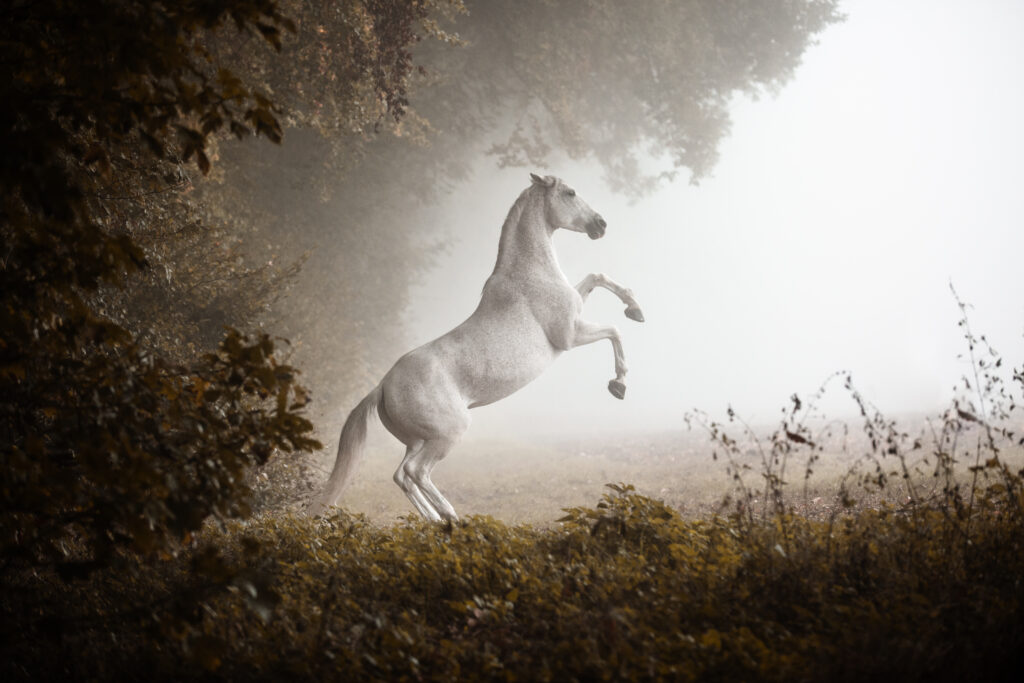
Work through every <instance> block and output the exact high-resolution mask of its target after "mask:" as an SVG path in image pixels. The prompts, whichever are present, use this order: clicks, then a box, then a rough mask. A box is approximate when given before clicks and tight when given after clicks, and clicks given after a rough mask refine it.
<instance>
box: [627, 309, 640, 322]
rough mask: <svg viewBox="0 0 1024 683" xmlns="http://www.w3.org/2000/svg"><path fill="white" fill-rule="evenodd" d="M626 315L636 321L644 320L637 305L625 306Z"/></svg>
mask: <svg viewBox="0 0 1024 683" xmlns="http://www.w3.org/2000/svg"><path fill="white" fill-rule="evenodd" d="M626 317H627V318H629V319H630V320H635V321H637V322H638V323H642V322H643V321H644V314H643V312H642V311H641V310H640V307H639V306H629V307H627V308H626Z"/></svg>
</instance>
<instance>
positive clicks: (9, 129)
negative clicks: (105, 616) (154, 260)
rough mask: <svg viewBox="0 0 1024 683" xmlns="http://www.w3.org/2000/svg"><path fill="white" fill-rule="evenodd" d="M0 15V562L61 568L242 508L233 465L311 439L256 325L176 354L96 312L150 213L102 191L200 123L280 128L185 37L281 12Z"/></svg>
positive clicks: (13, 11)
mask: <svg viewBox="0 0 1024 683" xmlns="http://www.w3.org/2000/svg"><path fill="white" fill-rule="evenodd" d="M0 17H2V19H3V21H2V22H0V65H2V67H0V68H2V70H3V72H2V73H3V77H2V78H0V96H2V98H3V100H4V103H5V106H4V108H3V110H2V111H0V146H2V147H3V149H4V156H3V160H2V162H0V188H2V195H3V200H2V204H0V235H2V242H3V245H4V253H3V257H2V259H3V260H2V262H0V292H2V306H0V330H2V337H0V458H2V464H3V467H2V470H3V473H2V478H3V479H2V484H3V485H2V488H0V510H2V519H3V521H2V536H0V561H2V562H3V568H4V570H7V571H11V570H13V569H17V568H18V567H21V566H23V564H24V563H26V562H27V563H30V564H41V565H43V566H46V565H49V564H56V565H58V566H60V567H61V569H62V570H63V571H64V572H65V574H67V573H75V572H77V571H79V570H87V569H92V568H94V567H97V566H102V565H104V564H105V563H107V562H109V561H112V559H113V557H114V550H115V549H116V548H130V549H133V550H137V551H143V552H151V551H156V550H165V549H171V548H173V547H174V544H175V543H176V542H177V541H179V540H180V539H181V538H182V536H183V535H184V533H185V532H187V531H190V530H195V529H197V528H198V526H199V524H200V523H201V521H202V519H203V518H204V517H205V516H206V515H208V514H210V513H215V514H220V515H232V514H236V513H238V512H241V511H243V510H244V508H245V497H244V493H243V492H244V489H243V486H242V476H241V475H242V472H243V470H244V468H245V467H246V466H247V465H249V464H253V463H258V462H263V461H265V460H266V459H267V457H268V456H269V455H270V453H271V452H272V449H274V448H281V449H283V450H286V451H291V450H302V451H309V450H312V448H313V447H315V446H316V445H317V444H316V443H315V442H314V441H312V440H310V439H309V438H308V433H309V432H310V430H311V429H312V425H311V424H310V423H309V422H308V421H306V420H305V419H304V418H303V417H302V416H301V413H302V410H303V408H304V405H305V403H306V399H305V397H304V394H303V392H302V390H301V389H299V388H298V387H297V386H295V384H294V382H293V376H294V370H293V369H292V368H290V367H289V366H286V365H281V364H278V363H277V361H276V360H275V359H274V352H273V343H272V341H271V340H270V339H269V338H268V337H266V336H261V337H259V338H257V339H254V340H249V339H247V338H246V337H244V336H241V335H239V334H238V333H236V332H229V334H228V335H227V337H226V338H225V339H224V340H223V342H222V343H221V345H220V348H219V350H218V351H217V352H216V353H211V354H208V355H206V356H205V357H202V358H199V359H195V360H194V363H192V364H191V367H181V366H179V365H177V364H175V363H173V362H171V361H168V360H164V359H163V358H162V357H161V355H159V354H156V355H154V353H153V347H152V346H150V347H148V348H147V347H144V346H140V344H139V343H138V342H137V340H136V335H133V334H132V331H130V330H129V329H126V328H125V327H123V326H121V325H118V324H117V323H116V322H115V321H114V320H112V319H111V317H110V316H109V315H107V314H106V311H104V310H102V309H103V304H104V298H103V293H104V291H105V290H107V291H110V290H112V289H116V288H119V287H123V286H125V285H126V283H128V282H129V281H130V280H129V278H130V277H131V276H133V275H136V276H137V274H138V273H139V272H140V271H142V270H144V269H145V268H146V266H147V259H146V255H145V253H144V251H143V249H142V248H140V246H139V243H138V241H137V240H136V239H135V230H134V229H133V228H134V227H135V226H136V225H138V224H140V223H145V221H146V220H148V219H149V218H150V217H149V216H147V213H146V210H145V206H140V205H139V204H129V205H128V206H127V208H128V209H129V210H128V211H125V210H124V209H125V208H126V205H125V204H124V203H122V200H123V199H125V197H123V196H120V195H119V192H120V191H122V190H124V189H131V190H139V192H141V188H146V187H147V185H148V186H149V189H152V190H153V192H154V193H159V192H161V191H163V190H164V189H165V187H166V186H167V184H168V183H171V182H172V181H173V178H172V179H171V180H166V181H164V180H159V179H158V178H159V175H158V172H159V171H161V170H166V169H167V168H169V167H177V168H179V170H180V164H184V163H185V162H188V161H190V160H194V161H195V164H196V166H197V167H198V168H199V170H200V171H201V172H203V173H206V172H207V171H208V170H209V168H210V159H209V157H208V155H207V148H208V144H209V141H210V138H211V136H213V135H214V134H215V133H216V132H217V131H220V130H230V131H231V132H232V133H234V134H236V135H239V136H241V135H245V134H247V133H248V132H256V133H258V134H260V135H263V136H266V137H269V138H271V139H277V138H279V136H280V126H279V124H278V123H277V121H276V119H275V118H274V115H273V112H272V107H271V104H270V102H269V100H268V99H267V98H266V97H265V96H264V95H263V94H261V93H260V92H259V91H258V90H257V89H254V88H252V87H250V86H247V85H246V84H244V83H242V82H241V81H240V80H239V79H238V78H237V77H235V76H234V75H232V74H231V72H230V71H228V70H226V69H222V68H217V67H218V65H217V63H216V62H215V61H213V60H211V59H210V54H209V52H208V50H207V49H206V47H205V42H204V41H205V40H206V39H208V38H209V36H210V35H211V34H212V33H214V32H216V31H218V30H224V28H225V27H226V26H228V25H230V26H232V27H233V28H234V29H236V30H239V31H251V32H254V33H258V34H259V35H261V36H262V37H263V39H264V40H265V41H267V42H268V43H270V44H272V45H276V44H278V43H279V39H280V33H281V32H282V31H283V30H287V29H289V28H290V27H291V22H290V21H289V20H287V19H286V18H285V17H283V16H282V15H281V14H280V12H279V11H278V9H277V6H276V4H275V3H274V2H270V1H268V0H238V1H235V2H227V1H222V2H217V1H215V0H211V1H208V2H195V3H184V4H176V5H167V4H166V3H158V2H144V1H142V0H137V1H131V0H125V1H115V0H110V1H106V2H96V3H87V4H82V3H74V2H63V1H60V0H45V1H41V2H13V3H6V4H5V5H4V7H3V9H2V10H0ZM182 172H183V171H182ZM150 183H153V185H149V184H150ZM141 193H142V194H146V193H145V192H141ZM130 198H131V197H130ZM133 224H134V225H133ZM189 360H193V359H191V358H190V359H189Z"/></svg>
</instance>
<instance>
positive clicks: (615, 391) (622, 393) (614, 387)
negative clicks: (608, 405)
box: [608, 379, 626, 400]
mask: <svg viewBox="0 0 1024 683" xmlns="http://www.w3.org/2000/svg"><path fill="white" fill-rule="evenodd" d="M608 391H610V392H612V396H614V397H615V398H617V399H620V400H621V399H624V398H626V385H625V384H623V383H622V382H620V381H619V380H617V379H613V380H612V381H610V382H608Z"/></svg>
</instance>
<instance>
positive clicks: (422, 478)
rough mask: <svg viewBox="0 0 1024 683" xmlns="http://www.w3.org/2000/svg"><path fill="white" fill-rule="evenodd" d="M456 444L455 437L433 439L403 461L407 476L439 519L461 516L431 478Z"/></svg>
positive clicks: (454, 518)
mask: <svg viewBox="0 0 1024 683" xmlns="http://www.w3.org/2000/svg"><path fill="white" fill-rule="evenodd" d="M454 445H455V439H431V440H429V441H427V442H425V443H424V445H423V448H421V449H419V450H418V451H416V453H414V454H413V455H412V457H411V458H406V461H405V462H403V463H402V469H403V470H404V473H405V476H406V478H407V479H408V480H411V481H412V483H413V484H414V485H415V486H416V488H417V489H418V490H419V491H420V492H421V493H422V494H423V495H424V497H425V498H426V499H427V501H428V503H429V504H430V506H431V509H432V510H434V511H435V512H436V513H439V514H440V517H439V518H438V519H441V518H443V519H445V520H447V521H449V522H457V521H459V516H458V515H457V514H455V508H454V507H452V504H451V503H449V502H448V500H447V499H446V498H445V497H444V496H443V495H441V492H440V491H439V490H438V488H437V487H436V486H435V485H434V482H433V481H432V480H431V479H430V474H431V472H433V470H434V467H435V466H436V465H437V463H439V462H441V460H443V459H444V457H445V456H446V455H448V451H450V450H451V448H452V446H454ZM396 476H397V475H396Z"/></svg>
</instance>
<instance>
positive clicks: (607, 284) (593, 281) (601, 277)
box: [576, 273, 644, 323]
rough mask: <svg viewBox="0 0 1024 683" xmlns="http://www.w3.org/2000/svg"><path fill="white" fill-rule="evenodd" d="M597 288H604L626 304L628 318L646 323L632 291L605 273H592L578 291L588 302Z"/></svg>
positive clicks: (579, 286) (578, 287)
mask: <svg viewBox="0 0 1024 683" xmlns="http://www.w3.org/2000/svg"><path fill="white" fill-rule="evenodd" d="M595 287H604V288H605V289H607V290H608V291H609V292H611V293H612V294H614V295H615V296H617V297H619V301H621V302H622V303H624V304H626V317H627V318H629V319H630V320H635V321H637V322H638V323H642V322H643V321H644V314H643V312H642V311H641V310H640V304H638V303H637V301H636V297H634V296H633V290H632V289H629V288H628V287H623V286H622V285H620V284H619V283H618V282H616V281H615V280H612V279H611V278H610V277H608V276H607V275H605V274H604V273H591V274H590V275H588V276H586V277H585V278H583V280H582V281H580V283H579V284H578V285H576V291H577V292H579V293H580V296H581V297H583V300H584V301H586V300H587V297H588V296H590V293H591V292H592V291H594V288H595Z"/></svg>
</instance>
